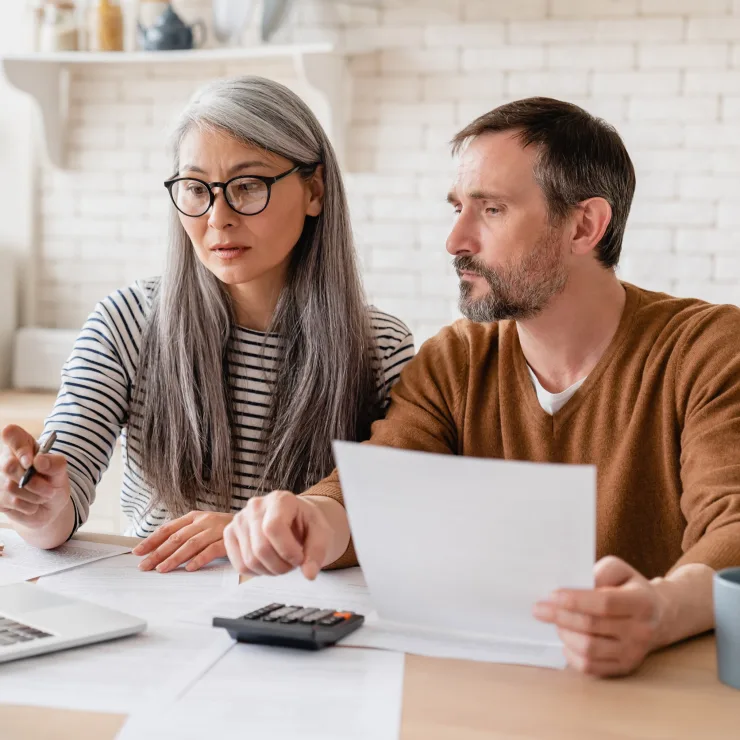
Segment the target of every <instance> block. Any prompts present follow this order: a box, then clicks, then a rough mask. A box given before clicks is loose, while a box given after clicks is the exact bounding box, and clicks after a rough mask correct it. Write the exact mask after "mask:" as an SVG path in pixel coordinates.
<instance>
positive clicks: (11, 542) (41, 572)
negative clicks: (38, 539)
mask: <svg viewBox="0 0 740 740" xmlns="http://www.w3.org/2000/svg"><path fill="white" fill-rule="evenodd" d="M0 542H3V543H4V544H5V550H4V551H3V554H2V555H0V586H2V585H6V584H8V583H21V582H22V581H28V580H30V579H32V578H38V577H40V576H46V575H50V574H51V573H59V572H60V571H64V570H69V569H70V568H76V567H77V566H78V565H84V564H85V563H92V562H94V561H96V560H102V559H103V558H110V557H113V556H114V555H120V554H121V553H125V552H131V548H130V547H123V546H121V545H103V544H99V543H94V542H83V541H82V540H70V541H69V542H66V543H65V544H63V545H60V546H59V547H57V548H56V549H54V550H41V549H40V548H38V547H34V546H33V545H29V544H28V543H27V542H26V541H25V540H24V539H23V538H22V537H21V536H20V535H19V534H18V533H16V532H14V531H13V530H12V529H0Z"/></svg>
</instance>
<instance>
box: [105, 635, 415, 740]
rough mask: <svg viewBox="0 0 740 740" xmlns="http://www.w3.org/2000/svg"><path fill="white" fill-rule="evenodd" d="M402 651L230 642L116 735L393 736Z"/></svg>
mask: <svg viewBox="0 0 740 740" xmlns="http://www.w3.org/2000/svg"><path fill="white" fill-rule="evenodd" d="M403 667H404V656H403V655H402V654H400V653H391V652H384V651H378V650H355V649H353V650H345V649H343V648H328V649H326V650H321V651H318V652H311V651H302V650H292V649H289V648H274V647H265V646H260V645H244V644H240V643H237V644H236V645H235V646H234V647H233V648H232V649H231V650H230V651H229V652H228V653H227V654H226V655H225V656H224V657H223V658H221V660H219V661H218V663H216V664H215V665H214V666H213V667H212V668H211V669H210V670H209V671H208V672H207V673H206V674H205V675H204V676H202V677H201V678H200V679H198V680H197V681H196V682H195V683H194V684H192V686H191V687H190V688H189V689H188V690H187V691H186V692H185V693H184V694H183V695H182V696H181V697H180V698H179V699H178V700H177V701H174V702H171V703H169V704H168V705H165V706H161V705H159V706H152V707H150V708H148V710H141V711H140V712H139V713H136V714H134V715H133V716H132V717H131V718H130V719H129V721H128V722H127V723H126V725H125V727H124V728H123V730H122V731H121V733H120V734H119V736H118V740H191V739H192V740H202V738H205V737H223V738H253V737H255V738H256V737H268V738H270V740H296V738H301V740H396V738H398V735H399V729H400V720H401V707H402V700H403Z"/></svg>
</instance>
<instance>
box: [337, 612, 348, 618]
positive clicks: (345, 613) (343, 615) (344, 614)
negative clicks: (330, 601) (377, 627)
mask: <svg viewBox="0 0 740 740" xmlns="http://www.w3.org/2000/svg"><path fill="white" fill-rule="evenodd" d="M334 616H335V617H341V618H342V619H349V618H350V617H351V616H352V612H334Z"/></svg>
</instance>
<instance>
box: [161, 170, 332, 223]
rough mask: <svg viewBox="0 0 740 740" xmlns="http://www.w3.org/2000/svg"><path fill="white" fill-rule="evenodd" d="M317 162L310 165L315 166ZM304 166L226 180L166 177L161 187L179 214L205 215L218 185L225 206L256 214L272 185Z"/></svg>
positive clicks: (263, 207) (239, 212) (214, 198)
mask: <svg viewBox="0 0 740 740" xmlns="http://www.w3.org/2000/svg"><path fill="white" fill-rule="evenodd" d="M317 166H318V165H310V167H312V168H313V169H316V167H317ZM300 169H306V165H300V164H297V165H296V166H295V167H293V168H292V169H290V170H288V171H287V172H283V173H282V174H281V175H275V177H262V176H260V175H249V176H244V175H240V176H238V177H232V178H231V180H227V181H226V182H205V180H198V179H197V178H195V177H175V178H173V179H172V180H167V181H165V183H164V186H165V187H166V188H167V190H168V191H169V193H170V198H172V202H173V203H174V204H175V208H177V210H178V211H180V213H182V214H183V215H185V216H190V217H191V218H199V217H200V216H205V214H206V213H208V211H209V209H210V208H211V206H212V205H213V203H214V202H215V200H216V194H215V193H214V192H213V189H214V188H221V190H222V192H223V194H224V198H225V199H226V202H227V203H228V204H229V207H230V208H231V209H232V210H233V211H236V212H237V213H238V214H240V215H242V216H256V215H257V214H258V213H262V211H264V210H265V208H267V204H268V203H269V202H270V192H271V190H272V186H273V185H274V184H275V183H276V182H278V181H279V180H282V179H283V178H284V177H288V175H292V174H293V173H294V172H297V171H298V170H300Z"/></svg>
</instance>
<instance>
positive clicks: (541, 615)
mask: <svg viewBox="0 0 740 740" xmlns="http://www.w3.org/2000/svg"><path fill="white" fill-rule="evenodd" d="M554 611H555V610H554V609H553V608H552V605H551V604H548V603H546V602H542V601H538V602H537V603H536V604H535V605H534V607H533V608H532V614H533V616H534V617H535V619H552V616H553V613H554Z"/></svg>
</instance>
